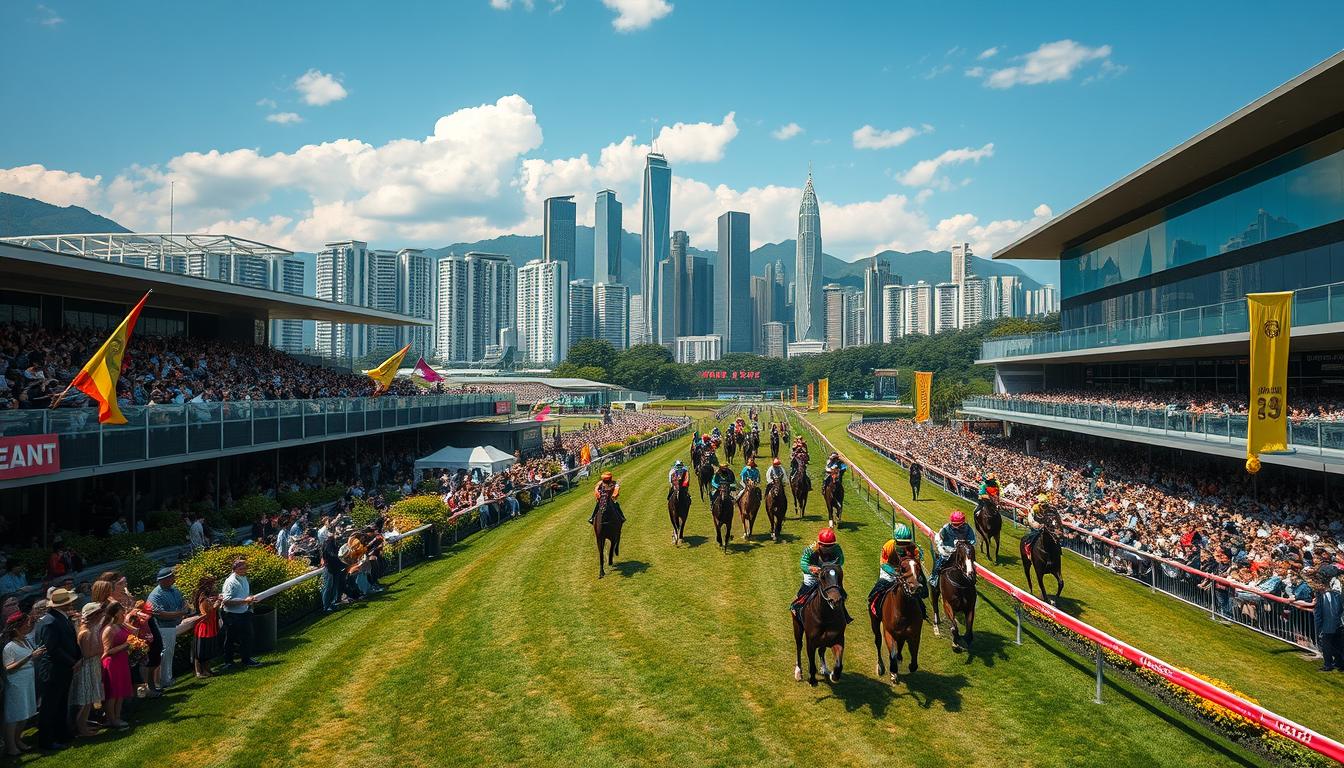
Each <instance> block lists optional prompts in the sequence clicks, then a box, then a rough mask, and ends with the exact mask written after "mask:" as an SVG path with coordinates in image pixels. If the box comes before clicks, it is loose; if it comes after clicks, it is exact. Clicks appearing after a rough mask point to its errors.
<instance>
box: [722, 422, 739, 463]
mask: <svg viewBox="0 0 1344 768" xmlns="http://www.w3.org/2000/svg"><path fill="white" fill-rule="evenodd" d="M736 454H737V437H736V436H735V435H734V434H733V430H731V429H730V430H728V434H726V435H724V436H723V455H724V456H726V457H728V463H729V464H732V463H733V456H735V455H736Z"/></svg>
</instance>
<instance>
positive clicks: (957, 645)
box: [943, 602, 961, 653]
mask: <svg viewBox="0 0 1344 768" xmlns="http://www.w3.org/2000/svg"><path fill="white" fill-rule="evenodd" d="M943 608H944V609H945V610H946V611H947V620H948V621H949V622H950V623H951V624H952V652H953V653H960V652H961V627H959V626H957V611H956V609H954V608H953V607H952V604H951V603H950V602H944V603H943Z"/></svg>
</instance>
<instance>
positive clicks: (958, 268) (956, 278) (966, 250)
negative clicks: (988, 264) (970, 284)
mask: <svg viewBox="0 0 1344 768" xmlns="http://www.w3.org/2000/svg"><path fill="white" fill-rule="evenodd" d="M971 256H972V254H971V244H970V243H957V244H956V245H954V246H952V280H951V281H950V282H953V283H956V284H957V285H961V284H962V283H963V282H964V281H965V280H966V278H967V277H968V276H970V274H971V273H972V272H973V271H974V270H973V269H972V268H971Z"/></svg>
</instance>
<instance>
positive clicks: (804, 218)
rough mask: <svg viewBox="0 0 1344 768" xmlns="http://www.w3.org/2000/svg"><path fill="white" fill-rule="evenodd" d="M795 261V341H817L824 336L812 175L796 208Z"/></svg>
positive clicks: (818, 221)
mask: <svg viewBox="0 0 1344 768" xmlns="http://www.w3.org/2000/svg"><path fill="white" fill-rule="evenodd" d="M796 253H797V255H796V258H795V259H794V281H795V282H796V283H797V287H796V288H795V289H794V296H793V335H794V338H796V339H799V340H803V339H812V340H816V341H820V340H822V339H823V337H824V335H825V327H824V325H825V321H824V319H823V318H822V316H821V315H822V304H821V280H822V276H821V209H820V208H819V207H818V206H817V193H816V192H815V191H814V190H813V189H812V172H811V171H808V173H807V186H805V187H803V200H802V203H800V204H799V206H798V243H797V252H796Z"/></svg>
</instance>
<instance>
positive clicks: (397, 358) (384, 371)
mask: <svg viewBox="0 0 1344 768" xmlns="http://www.w3.org/2000/svg"><path fill="white" fill-rule="evenodd" d="M410 348H411V345H410V344H407V345H406V346H404V347H402V348H401V351H400V352H398V353H396V354H395V355H393V356H391V357H389V358H387V359H386V360H384V361H383V364H382V365H380V366H378V367H377V368H374V369H373V370H371V371H365V372H364V375H365V376H368V377H369V378H370V379H373V380H374V381H375V382H377V383H378V388H377V389H375V390H374V392H373V394H375V395H381V394H383V393H384V392H386V391H387V388H388V387H390V386H392V380H393V379H395V378H396V377H397V370H398V369H400V368H401V359H402V358H403V357H406V350H408V349H410Z"/></svg>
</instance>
